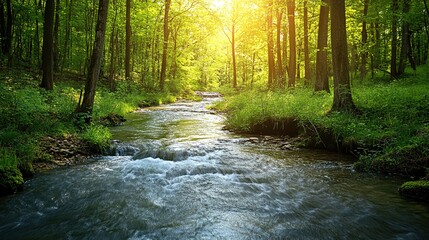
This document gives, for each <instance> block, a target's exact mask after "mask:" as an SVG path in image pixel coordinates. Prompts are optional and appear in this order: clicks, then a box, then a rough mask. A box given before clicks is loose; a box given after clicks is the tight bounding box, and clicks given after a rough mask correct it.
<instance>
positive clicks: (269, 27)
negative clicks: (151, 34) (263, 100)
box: [267, 0, 275, 88]
mask: <svg viewBox="0 0 429 240" xmlns="http://www.w3.org/2000/svg"><path fill="white" fill-rule="evenodd" d="M267 46H268V48H267V49H268V88H272V87H273V83H274V76H275V65H274V52H273V51H274V41H273V1H272V0H270V1H268V6H267Z"/></svg>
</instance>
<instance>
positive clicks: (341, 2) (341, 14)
mask: <svg viewBox="0 0 429 240" xmlns="http://www.w3.org/2000/svg"><path fill="white" fill-rule="evenodd" d="M331 42H332V63H333V72H334V103H333V105H332V110H333V111H354V110H355V109H356V107H355V105H354V103H353V99H352V93H351V91H350V79H349V66H348V56H347V55H348V53H347V35H346V9H345V0H338V1H335V3H333V4H331Z"/></svg>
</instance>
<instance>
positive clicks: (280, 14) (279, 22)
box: [276, 8, 285, 88]
mask: <svg viewBox="0 0 429 240" xmlns="http://www.w3.org/2000/svg"><path fill="white" fill-rule="evenodd" d="M276 15H277V70H276V72H277V82H278V85H279V87H281V88H283V87H284V86H285V80H284V71H283V61H282V45H281V40H282V39H281V38H282V34H281V30H282V18H283V11H282V10H281V9H279V8H277V14H276Z"/></svg>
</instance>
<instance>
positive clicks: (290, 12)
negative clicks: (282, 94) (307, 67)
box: [287, 0, 296, 87]
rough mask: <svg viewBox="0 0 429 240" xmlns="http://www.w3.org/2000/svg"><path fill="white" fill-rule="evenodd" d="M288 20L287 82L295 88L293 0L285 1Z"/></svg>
mask: <svg viewBox="0 0 429 240" xmlns="http://www.w3.org/2000/svg"><path fill="white" fill-rule="evenodd" d="M287 12H288V20H289V81H288V87H295V80H296V31H295V0H287Z"/></svg>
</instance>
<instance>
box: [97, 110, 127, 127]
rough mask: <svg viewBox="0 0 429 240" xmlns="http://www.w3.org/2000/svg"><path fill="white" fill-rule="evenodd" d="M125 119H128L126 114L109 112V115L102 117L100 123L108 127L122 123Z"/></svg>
mask: <svg viewBox="0 0 429 240" xmlns="http://www.w3.org/2000/svg"><path fill="white" fill-rule="evenodd" d="M125 121H126V119H125V118H124V116H121V115H119V114H116V113H109V115H107V116H105V117H102V118H101V119H100V123H101V124H102V125H104V126H108V127H114V126H119V125H122V124H123V123H124V122H125Z"/></svg>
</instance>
